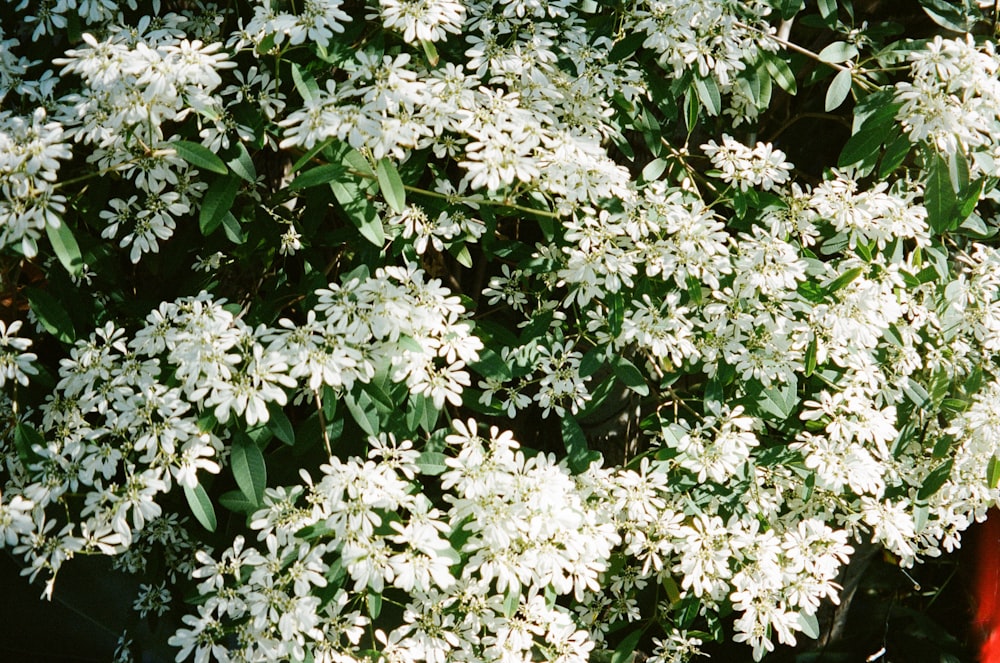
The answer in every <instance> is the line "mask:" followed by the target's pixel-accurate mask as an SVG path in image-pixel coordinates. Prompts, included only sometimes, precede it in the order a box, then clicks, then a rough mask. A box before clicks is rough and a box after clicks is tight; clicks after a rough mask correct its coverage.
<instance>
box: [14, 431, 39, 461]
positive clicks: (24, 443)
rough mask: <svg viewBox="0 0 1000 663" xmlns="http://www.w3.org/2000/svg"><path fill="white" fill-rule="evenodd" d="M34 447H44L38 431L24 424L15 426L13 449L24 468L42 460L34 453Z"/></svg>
mask: <svg viewBox="0 0 1000 663" xmlns="http://www.w3.org/2000/svg"><path fill="white" fill-rule="evenodd" d="M36 446H38V447H44V446H45V440H44V439H43V438H42V436H41V435H40V434H39V433H38V431H36V430H35V429H34V428H32V427H31V426H29V425H28V424H26V423H24V422H19V423H18V424H16V425H15V426H14V448H15V449H17V457H18V458H19V459H20V460H21V463H23V464H24V466H25V467H30V466H31V465H32V464H34V463H37V462H38V461H40V460H41V459H42V457H41V456H39V455H38V453H37V452H36V451H35V447H36Z"/></svg>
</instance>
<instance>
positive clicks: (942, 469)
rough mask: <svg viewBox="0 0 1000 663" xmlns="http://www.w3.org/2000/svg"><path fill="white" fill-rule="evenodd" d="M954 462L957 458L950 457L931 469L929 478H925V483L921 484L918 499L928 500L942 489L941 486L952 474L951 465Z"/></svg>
mask: <svg viewBox="0 0 1000 663" xmlns="http://www.w3.org/2000/svg"><path fill="white" fill-rule="evenodd" d="M954 463H955V460H954V459H952V458H949V459H948V460H946V461H945V462H943V463H941V464H940V465H938V466H937V467H935V468H934V469H933V470H931V471H930V473H929V474H928V475H927V478H926V479H924V482H923V484H921V486H920V490H918V491H917V499H918V500H926V499H927V498H928V497H930V496H931V495H933V494H934V493H936V492H937V491H938V490H940V489H941V486H943V485H944V484H945V482H946V481H948V478H949V477H950V476H951V467H952V465H954Z"/></svg>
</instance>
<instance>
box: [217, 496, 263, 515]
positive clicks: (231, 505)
mask: <svg viewBox="0 0 1000 663" xmlns="http://www.w3.org/2000/svg"><path fill="white" fill-rule="evenodd" d="M219 504H221V505H222V506H224V507H226V508H227V509H229V510H230V511H233V512H234V513H245V514H247V515H249V514H251V513H253V512H254V511H257V509H259V508H260V504H259V503H257V502H253V501H251V500H248V499H247V496H246V495H244V494H243V491H242V490H230V491H228V492H225V493H223V494H222V495H219Z"/></svg>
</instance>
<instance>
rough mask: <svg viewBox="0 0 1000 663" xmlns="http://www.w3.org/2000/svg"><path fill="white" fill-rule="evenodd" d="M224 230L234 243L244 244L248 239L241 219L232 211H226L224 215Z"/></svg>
mask: <svg viewBox="0 0 1000 663" xmlns="http://www.w3.org/2000/svg"><path fill="white" fill-rule="evenodd" d="M222 231H223V232H224V233H225V234H226V238H227V239H229V241H230V242H232V243H233V244H242V243H243V242H245V241H246V239H247V238H246V236H245V235H244V234H243V227H242V226H241V225H240V222H239V219H237V218H236V217H235V216H233V213H232V212H226V213H225V214H223V215H222Z"/></svg>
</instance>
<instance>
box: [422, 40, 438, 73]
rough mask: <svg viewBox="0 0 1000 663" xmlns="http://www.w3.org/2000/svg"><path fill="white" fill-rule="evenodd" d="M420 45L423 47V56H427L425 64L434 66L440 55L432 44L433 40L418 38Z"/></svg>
mask: <svg viewBox="0 0 1000 663" xmlns="http://www.w3.org/2000/svg"><path fill="white" fill-rule="evenodd" d="M420 47H421V48H422V49H424V57H425V58H427V64H429V65H430V66H432V67H436V66H437V65H438V62H439V61H440V60H441V57H440V56H439V55H438V51H437V47H436V46H434V42H432V41H428V40H427V39H421V40H420Z"/></svg>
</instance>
